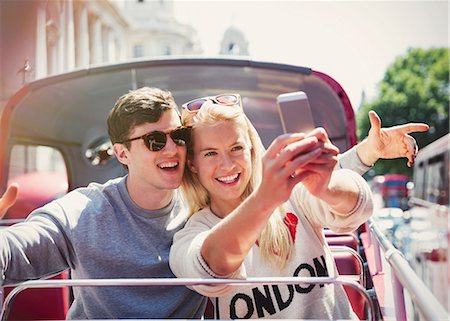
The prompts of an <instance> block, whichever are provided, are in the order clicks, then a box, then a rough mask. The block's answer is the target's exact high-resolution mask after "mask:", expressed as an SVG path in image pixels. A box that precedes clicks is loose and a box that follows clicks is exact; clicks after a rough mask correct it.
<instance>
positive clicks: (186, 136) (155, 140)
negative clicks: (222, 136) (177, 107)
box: [123, 126, 191, 152]
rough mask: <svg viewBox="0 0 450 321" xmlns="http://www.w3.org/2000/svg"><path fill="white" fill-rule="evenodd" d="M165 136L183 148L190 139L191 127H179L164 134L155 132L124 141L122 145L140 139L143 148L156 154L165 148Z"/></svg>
mask: <svg viewBox="0 0 450 321" xmlns="http://www.w3.org/2000/svg"><path fill="white" fill-rule="evenodd" d="M167 135H169V136H170V138H172V140H173V142H174V143H175V144H177V145H178V146H185V145H187V144H188V143H189V140H190V138H191V127H189V126H180V127H177V128H175V129H174V130H172V131H171V132H169V133H164V132H161V131H159V130H156V131H153V132H151V133H148V134H145V135H142V136H139V137H135V138H130V139H127V140H124V141H123V143H125V142H131V141H133V140H138V139H141V138H142V139H143V140H144V143H145V146H147V148H148V149H149V150H151V151H152V152H157V151H160V150H161V149H163V148H164V146H166V143H167Z"/></svg>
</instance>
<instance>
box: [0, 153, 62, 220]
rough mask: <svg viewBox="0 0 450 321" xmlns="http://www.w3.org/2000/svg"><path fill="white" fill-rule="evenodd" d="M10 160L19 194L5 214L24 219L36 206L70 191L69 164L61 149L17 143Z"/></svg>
mask: <svg viewBox="0 0 450 321" xmlns="http://www.w3.org/2000/svg"><path fill="white" fill-rule="evenodd" d="M9 163H10V167H9V175H8V185H9V184H11V183H12V182H17V183H18V184H19V195H18V199H17V202H16V204H15V205H14V206H13V207H11V208H10V209H9V211H8V212H7V213H6V215H5V218H7V219H23V218H25V217H26V216H27V215H28V214H29V213H30V212H31V211H33V210H34V209H36V208H38V207H40V206H42V205H44V204H46V203H48V202H49V201H51V200H53V199H56V198H58V197H60V196H62V195H64V194H65V193H67V190H68V178H67V170H66V165H65V162H64V158H63V157H62V155H61V153H60V152H59V151H58V150H57V149H55V148H52V147H48V146H38V145H23V144H17V145H15V146H13V148H12V150H11V159H10V162H9Z"/></svg>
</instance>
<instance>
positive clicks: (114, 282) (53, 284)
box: [0, 276, 376, 321]
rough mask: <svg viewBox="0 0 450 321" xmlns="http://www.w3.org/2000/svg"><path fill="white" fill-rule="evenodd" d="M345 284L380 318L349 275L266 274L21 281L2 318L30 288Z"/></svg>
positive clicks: (370, 315) (370, 314) (369, 313)
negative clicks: (295, 275) (299, 275)
mask: <svg viewBox="0 0 450 321" xmlns="http://www.w3.org/2000/svg"><path fill="white" fill-rule="evenodd" d="M305 283H306V284H332V283H335V284H341V285H347V286H350V287H351V288H353V289H355V290H356V291H358V292H359V293H360V294H361V295H362V296H363V298H364V300H365V301H366V303H367V307H368V309H367V317H368V318H367V319H368V320H370V321H376V319H375V314H374V311H375V310H374V306H373V302H372V300H371V299H370V296H369V294H368V293H367V291H366V289H364V288H363V287H362V286H361V285H360V284H359V283H358V282H356V281H354V280H352V279H351V278H348V277H346V276H337V277H266V278H247V279H242V280H240V279H194V278H140V279H132V278H130V279H77V280H53V279H52V280H31V281H25V282H23V283H20V284H18V285H17V286H16V287H15V288H13V289H12V290H11V292H10V293H9V294H8V296H7V297H6V298H5V301H4V304H3V307H2V311H1V315H0V320H1V321H6V319H7V317H8V314H9V311H10V308H11V304H12V301H13V300H14V298H15V297H16V295H17V294H19V293H20V292H21V291H23V290H25V289H28V288H60V287H68V286H80V287H87V286H180V285H181V286H187V285H190V286H194V285H208V284H216V285H219V284H228V285H241V286H242V285H254V284H267V285H272V284H305Z"/></svg>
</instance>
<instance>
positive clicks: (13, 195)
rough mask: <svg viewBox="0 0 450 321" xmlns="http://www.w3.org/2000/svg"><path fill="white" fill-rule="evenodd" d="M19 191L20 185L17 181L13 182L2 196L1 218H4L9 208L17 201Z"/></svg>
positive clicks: (0, 199) (0, 204)
mask: <svg viewBox="0 0 450 321" xmlns="http://www.w3.org/2000/svg"><path fill="white" fill-rule="evenodd" d="M18 191H19V186H18V185H17V184H16V183H12V184H11V185H10V186H9V187H8V189H7V190H6V192H5V194H3V196H2V197H1V198H0V219H1V218H3V216H4V215H5V214H6V212H7V211H8V209H9V208H10V207H11V206H13V205H14V203H15V202H16V200H17V194H18Z"/></svg>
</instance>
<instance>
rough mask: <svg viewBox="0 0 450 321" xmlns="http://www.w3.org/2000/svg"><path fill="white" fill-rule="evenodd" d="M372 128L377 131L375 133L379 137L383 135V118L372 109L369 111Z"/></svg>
mask: <svg viewBox="0 0 450 321" xmlns="http://www.w3.org/2000/svg"><path fill="white" fill-rule="evenodd" d="M369 121H370V129H371V130H372V129H373V130H374V131H375V134H376V135H377V136H378V137H379V136H380V135H381V119H380V116H378V114H377V113H376V112H375V111H373V110H371V111H369Z"/></svg>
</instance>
